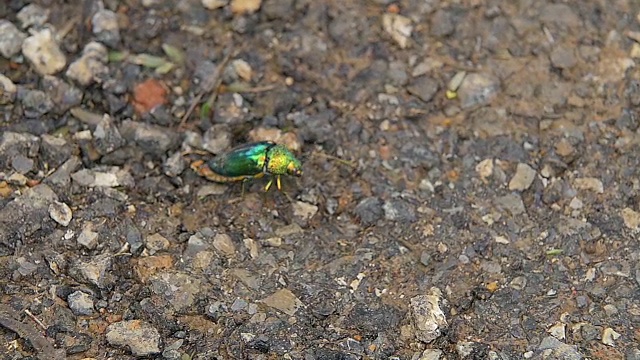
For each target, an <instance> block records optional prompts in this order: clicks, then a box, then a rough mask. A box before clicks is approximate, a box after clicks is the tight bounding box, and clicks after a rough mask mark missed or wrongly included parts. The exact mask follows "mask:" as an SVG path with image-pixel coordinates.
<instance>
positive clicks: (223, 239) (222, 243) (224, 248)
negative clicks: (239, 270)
mask: <svg viewBox="0 0 640 360" xmlns="http://www.w3.org/2000/svg"><path fill="white" fill-rule="evenodd" d="M213 247H214V248H215V249H216V250H218V251H219V252H220V253H222V254H223V255H224V256H227V257H230V256H233V255H234V254H235V252H236V246H235V244H234V243H233V240H231V237H230V236H229V235H227V234H217V235H216V236H215V237H214V238H213Z"/></svg>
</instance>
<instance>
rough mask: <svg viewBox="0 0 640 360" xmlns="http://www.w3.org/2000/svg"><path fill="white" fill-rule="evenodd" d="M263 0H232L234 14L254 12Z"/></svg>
mask: <svg viewBox="0 0 640 360" xmlns="http://www.w3.org/2000/svg"><path fill="white" fill-rule="evenodd" d="M261 4H262V0H231V4H230V5H231V12H232V13H234V14H252V13H254V12H256V11H258V9H260V5H261Z"/></svg>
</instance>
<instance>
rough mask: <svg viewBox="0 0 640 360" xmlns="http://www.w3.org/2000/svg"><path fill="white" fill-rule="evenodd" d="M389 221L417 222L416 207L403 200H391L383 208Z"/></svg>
mask: <svg viewBox="0 0 640 360" xmlns="http://www.w3.org/2000/svg"><path fill="white" fill-rule="evenodd" d="M382 209H383V210H384V217H385V218H386V219H387V220H391V221H398V222H413V221H416V213H415V209H414V206H413V205H411V204H409V203H408V202H407V201H405V200H402V199H391V200H389V201H386V202H385V203H384V205H383V206H382Z"/></svg>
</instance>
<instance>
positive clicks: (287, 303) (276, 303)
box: [260, 289, 303, 316]
mask: <svg viewBox="0 0 640 360" xmlns="http://www.w3.org/2000/svg"><path fill="white" fill-rule="evenodd" d="M260 302H262V303H263V304H265V305H267V306H269V307H272V308H274V309H276V310H280V311H282V312H283V313H285V314H287V315H289V316H293V315H294V314H295V313H296V312H297V311H298V309H299V308H300V307H301V306H302V305H303V304H302V301H300V299H298V298H297V297H296V295H295V294H294V293H292V292H291V290H289V289H280V290H278V291H276V292H275V293H273V294H271V295H270V296H268V297H267V298H265V299H263V300H261V301H260Z"/></svg>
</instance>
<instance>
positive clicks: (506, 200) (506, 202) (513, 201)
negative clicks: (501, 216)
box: [494, 194, 525, 216]
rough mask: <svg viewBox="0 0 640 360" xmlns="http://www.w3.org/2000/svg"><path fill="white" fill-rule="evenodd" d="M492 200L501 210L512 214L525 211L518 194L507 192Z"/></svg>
mask: <svg viewBox="0 0 640 360" xmlns="http://www.w3.org/2000/svg"><path fill="white" fill-rule="evenodd" d="M494 202H495V204H496V205H497V206H498V207H499V208H501V209H502V210H506V211H508V212H510V213H511V215H512V216H518V215H520V214H523V213H524V212H525V207H524V203H523V202H522V198H521V197H520V195H518V194H507V195H504V196H501V197H498V198H496V199H495V201H494Z"/></svg>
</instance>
